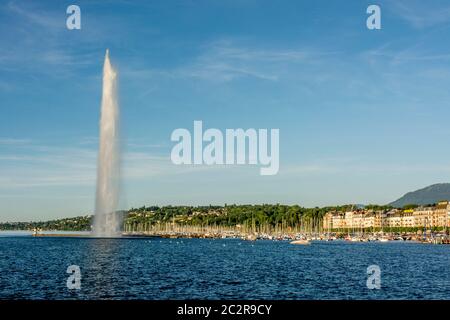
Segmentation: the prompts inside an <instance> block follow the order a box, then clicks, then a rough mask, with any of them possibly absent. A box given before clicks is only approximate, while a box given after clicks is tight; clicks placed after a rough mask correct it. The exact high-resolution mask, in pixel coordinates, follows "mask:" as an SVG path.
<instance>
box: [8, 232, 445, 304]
mask: <svg viewBox="0 0 450 320" xmlns="http://www.w3.org/2000/svg"><path fill="white" fill-rule="evenodd" d="M69 265H78V266H80V269H81V275H82V279H81V290H69V289H67V286H66V281H67V278H68V277H69V274H67V273H66V270H67V267H68V266H69ZM369 265H378V266H379V267H380V268H381V289H380V290H376V289H374V290H369V289H368V288H367V286H366V281H367V277H368V275H367V267H368V266H369ZM449 271H450V246H446V245H441V246H439V245H428V244H417V243H405V242H392V243H349V242H344V241H334V242H314V243H313V244H312V245H309V246H295V245H291V244H289V243H288V242H272V241H256V242H248V241H242V240H237V239H224V240H209V239H157V238H153V239H148V238H147V239H89V238H69V237H46V238H44V237H31V236H26V235H22V236H15V235H14V236H12V235H7V236H5V235H4V236H2V237H0V299H450V272H449Z"/></svg>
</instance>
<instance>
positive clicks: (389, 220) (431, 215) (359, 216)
mask: <svg viewBox="0 0 450 320" xmlns="http://www.w3.org/2000/svg"><path fill="white" fill-rule="evenodd" d="M449 226H450V204H449V202H448V201H441V202H439V203H437V204H436V205H428V206H418V205H407V206H405V208H404V209H395V208H393V209H383V210H374V209H354V210H353V209H352V210H349V211H346V212H342V211H337V210H333V211H330V212H327V213H326V214H325V216H324V217H323V229H325V230H335V231H338V230H343V229H361V230H381V229H386V230H389V229H399V228H403V229H410V230H413V229H420V228H425V229H432V230H439V229H444V228H448V227H449Z"/></svg>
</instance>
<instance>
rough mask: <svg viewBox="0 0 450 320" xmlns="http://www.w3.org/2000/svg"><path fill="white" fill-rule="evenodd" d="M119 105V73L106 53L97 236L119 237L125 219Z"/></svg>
mask: <svg viewBox="0 0 450 320" xmlns="http://www.w3.org/2000/svg"><path fill="white" fill-rule="evenodd" d="M119 141H120V140H119V104H118V99H117V72H116V70H114V68H113V67H112V65H111V62H110V61H109V50H108V49H107V50H106V55H105V62H104V65H103V92H102V105H101V117H100V144H99V153H98V164H97V192H96V200H95V216H94V229H93V234H94V236H96V237H117V236H120V234H121V230H120V229H121V225H122V217H121V215H120V214H119V212H118V211H117V206H118V198H119V187H120V146H119Z"/></svg>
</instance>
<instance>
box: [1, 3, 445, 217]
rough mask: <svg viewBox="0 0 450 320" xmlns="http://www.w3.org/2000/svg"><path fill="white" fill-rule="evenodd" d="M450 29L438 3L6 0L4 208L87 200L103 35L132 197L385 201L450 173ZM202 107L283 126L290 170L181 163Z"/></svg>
mask: <svg viewBox="0 0 450 320" xmlns="http://www.w3.org/2000/svg"><path fill="white" fill-rule="evenodd" d="M70 4H77V5H79V6H80V8H81V20H82V22H81V24H82V28H81V30H72V31H70V30H67V29H66V17H67V14H66V8H67V6H68V5H70ZM369 4H378V5H380V7H381V11H382V29H381V30H376V31H370V30H368V29H367V28H366V18H367V16H368V15H367V14H366V8H367V6H368V5H369ZM449 28H450V5H449V4H448V2H447V3H446V2H444V1H427V3H426V4H424V3H423V1H377V2H373V1H337V0H334V1H328V0H327V1H325V0H320V1H253V0H248V1H245V0H243V1H141V2H137V1H126V0H118V1H105V0H102V1H76V2H70V3H69V2H67V3H66V2H64V1H39V2H36V1H4V2H2V4H1V5H0V37H1V42H0V108H1V115H2V116H1V117H0V221H6V220H9V221H21V220H41V219H48V218H56V217H65V216H75V215H82V214H88V213H92V211H93V208H94V201H95V199H94V195H95V178H96V159H97V147H98V139H97V136H98V122H99V111H100V97H101V70H102V61H103V58H104V53H105V49H106V48H110V54H111V59H112V61H113V63H114V65H115V66H116V67H117V69H118V72H119V81H120V84H119V85H120V88H119V95H120V105H121V112H122V127H123V132H124V136H123V145H124V156H123V176H124V177H123V180H124V182H123V192H122V194H123V196H122V197H123V199H122V200H121V203H122V207H123V208H129V207H132V206H142V205H152V204H158V205H164V204H174V205H175V204H192V205H202V204H224V203H277V202H280V203H287V204H294V203H295V204H300V205H304V206H323V205H332V204H343V203H387V202H390V201H392V200H395V199H396V198H398V197H399V196H401V195H402V194H404V193H405V192H407V191H410V190H414V189H417V188H420V187H423V186H426V185H428V184H432V183H437V182H448V181H449V180H450V179H449V175H450V150H449V148H447V143H448V137H449V136H450V126H449V121H448V119H449V116H450V108H449V106H450V90H449V88H448V84H449V80H450V42H449V41H448V39H449V36H448V35H449V34H450V32H449V31H450V30H449ZM194 120H202V121H203V125H204V127H205V128H213V127H214V128H219V129H221V130H225V129H226V128H269V129H270V128H279V129H280V171H279V173H278V174H277V175H275V176H260V175H259V168H258V167H256V166H235V167H228V166H226V167H223V166H211V167H206V166H195V167H194V166H175V165H173V164H172V163H171V162H170V151H171V148H172V146H173V143H172V142H171V141H170V134H171V132H172V131H173V130H174V129H176V128H188V129H191V128H192V126H193V121H194Z"/></svg>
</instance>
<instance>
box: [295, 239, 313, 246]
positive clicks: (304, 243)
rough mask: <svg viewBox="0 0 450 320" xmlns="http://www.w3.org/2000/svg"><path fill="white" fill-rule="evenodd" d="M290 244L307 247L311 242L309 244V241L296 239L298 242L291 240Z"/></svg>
mask: <svg viewBox="0 0 450 320" xmlns="http://www.w3.org/2000/svg"><path fill="white" fill-rule="evenodd" d="M290 244H300V245H308V244H311V242H309V240H306V239H305V240H302V239H298V240H293V241H291V242H290Z"/></svg>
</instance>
